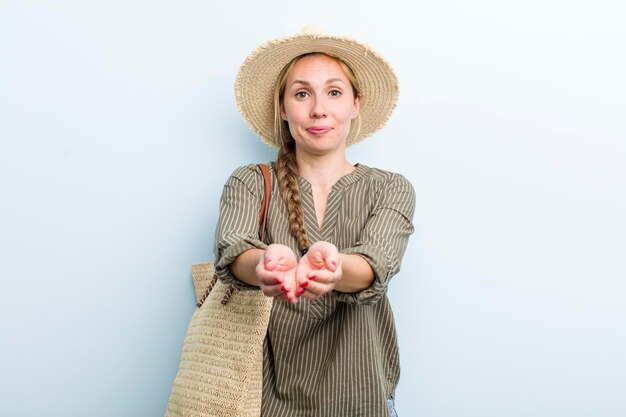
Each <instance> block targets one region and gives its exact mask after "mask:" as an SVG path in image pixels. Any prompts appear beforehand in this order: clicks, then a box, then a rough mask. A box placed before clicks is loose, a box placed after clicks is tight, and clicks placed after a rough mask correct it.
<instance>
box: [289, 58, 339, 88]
mask: <svg viewBox="0 0 626 417" xmlns="http://www.w3.org/2000/svg"><path fill="white" fill-rule="evenodd" d="M312 78H317V79H320V80H321V79H324V78H339V79H341V80H343V81H345V82H348V83H349V82H350V81H349V80H348V77H347V76H346V74H345V73H344V71H343V68H342V67H341V64H339V62H338V61H337V60H336V59H335V58H332V57H330V56H328V55H324V54H313V55H306V56H303V57H302V58H300V59H298V61H297V62H296V63H295V65H294V66H293V68H292V69H291V72H290V74H289V77H288V82H292V81H294V80H303V79H304V80H306V79H312Z"/></svg>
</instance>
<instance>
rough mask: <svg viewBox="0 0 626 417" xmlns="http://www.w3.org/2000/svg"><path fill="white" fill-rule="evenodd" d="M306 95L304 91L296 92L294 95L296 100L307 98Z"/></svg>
mask: <svg viewBox="0 0 626 417" xmlns="http://www.w3.org/2000/svg"><path fill="white" fill-rule="evenodd" d="M308 95H309V93H307V92H306V91H298V92H297V93H296V98H307V96H308Z"/></svg>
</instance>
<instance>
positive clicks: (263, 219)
mask: <svg viewBox="0 0 626 417" xmlns="http://www.w3.org/2000/svg"><path fill="white" fill-rule="evenodd" d="M258 166H259V168H261V172H262V173H263V182H264V185H265V192H264V194H263V203H262V204H261V212H260V213H259V225H260V227H261V241H262V242H265V231H266V227H267V213H268V212H269V208H270V199H271V198H272V177H271V175H270V170H269V169H268V168H267V165H265V164H258Z"/></svg>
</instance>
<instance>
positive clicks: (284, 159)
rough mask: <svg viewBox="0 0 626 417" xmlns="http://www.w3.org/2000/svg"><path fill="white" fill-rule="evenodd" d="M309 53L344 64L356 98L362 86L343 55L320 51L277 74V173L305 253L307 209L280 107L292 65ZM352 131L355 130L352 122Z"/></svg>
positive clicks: (293, 147)
mask: <svg viewBox="0 0 626 417" xmlns="http://www.w3.org/2000/svg"><path fill="white" fill-rule="evenodd" d="M310 55H326V56H328V57H330V58H332V59H334V60H336V61H337V62H338V63H339V65H341V68H342V70H343V72H344V74H345V75H346V77H347V78H348V80H349V81H350V84H351V86H352V93H353V95H354V98H355V99H356V98H357V97H361V88H360V85H359V82H358V79H357V77H356V75H355V74H354V71H352V69H351V68H350V67H349V66H348V65H347V64H346V63H345V62H343V61H342V60H341V59H340V58H337V57H334V56H331V55H327V54H324V53H321V52H313V53H308V54H304V55H300V56H297V57H296V58H294V59H292V60H291V62H290V63H289V64H287V65H286V66H285V68H283V70H282V71H281V73H280V74H279V75H278V79H277V80H276V85H275V87H274V137H275V138H276V141H277V142H278V143H280V147H279V148H278V154H277V157H276V175H277V177H278V188H279V190H280V195H281V197H282V199H283V201H284V202H285V204H286V205H287V210H288V211H289V227H290V230H291V234H292V235H293V236H294V237H295V238H296V239H297V241H298V248H299V249H300V251H301V252H302V254H305V253H306V251H307V250H308V248H309V246H310V243H309V237H308V235H307V232H306V230H305V228H304V211H303V210H302V199H301V196H300V185H299V183H298V176H299V175H298V164H297V162H296V142H295V140H294V139H293V137H292V136H291V133H290V131H289V125H288V123H287V121H285V120H283V118H282V117H281V108H282V104H283V98H284V95H285V88H286V86H287V78H289V75H291V72H292V71H293V67H294V66H295V65H296V63H297V62H298V61H299V60H300V59H302V58H303V57H305V56H310ZM355 122H356V132H357V134H358V131H359V130H360V128H361V116H360V115H357V117H356V119H355ZM350 131H351V132H352V126H351V128H350Z"/></svg>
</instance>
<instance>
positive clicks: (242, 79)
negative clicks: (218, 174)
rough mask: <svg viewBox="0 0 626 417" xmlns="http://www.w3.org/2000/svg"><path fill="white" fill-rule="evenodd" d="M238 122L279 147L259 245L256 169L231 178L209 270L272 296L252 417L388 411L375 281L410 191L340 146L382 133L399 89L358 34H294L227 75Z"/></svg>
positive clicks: (397, 255) (386, 347)
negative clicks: (259, 397) (264, 237)
mask: <svg viewBox="0 0 626 417" xmlns="http://www.w3.org/2000/svg"><path fill="white" fill-rule="evenodd" d="M236 95H237V101H238V105H239V108H240V111H241V113H242V115H243V116H244V119H246V121H247V122H248V124H249V125H250V126H251V128H252V129H253V130H254V131H256V132H257V133H259V135H260V136H261V137H262V138H263V140H264V141H265V142H266V143H269V144H271V145H274V146H277V147H278V148H279V150H278V157H277V161H276V163H270V164H268V165H269V168H270V171H271V173H272V176H273V194H274V195H275V196H278V195H280V196H281V198H272V200H271V204H270V211H269V217H268V225H267V232H268V235H269V239H268V241H269V242H271V244H269V245H268V244H267V243H266V242H261V241H260V240H259V238H258V213H259V207H260V204H261V198H262V195H263V192H262V191H263V178H262V175H261V172H260V170H259V169H258V168H257V166H256V165H249V166H245V167H241V168H239V169H237V170H235V172H234V173H233V174H232V175H231V176H230V178H229V179H228V180H227V182H226V185H225V187H224V192H223V195H222V200H221V204H220V223H219V225H218V228H217V235H216V248H215V252H216V273H217V275H218V276H219V278H220V279H221V280H222V281H224V282H228V283H232V284H234V285H235V286H237V287H239V288H243V289H259V288H260V290H261V291H263V293H264V294H265V295H267V296H268V297H275V299H276V300H277V301H278V302H274V304H273V308H272V313H271V317H270V323H269V327H268V333H267V337H266V339H265V348H264V350H265V355H264V374H263V401H262V415H263V416H268V417H269V416H271V417H281V416H289V417H294V416H324V417H332V416H341V417H348V416H355V417H356V416H358V417H368V416H375V417H381V416H387V415H395V411H394V410H393V396H394V392H395V388H396V386H397V383H398V379H399V358H398V347H397V339H396V334H395V326H394V321H393V315H392V311H391V307H390V305H389V301H388V299H387V296H386V289H387V285H388V283H389V280H390V278H391V277H392V276H393V275H395V274H396V273H397V272H398V270H399V268H400V262H401V259H402V256H403V254H404V251H405V248H406V244H407V240H408V237H409V235H410V234H411V233H412V232H413V225H412V223H411V221H412V217H413V211H414V204H415V196H414V192H413V188H412V186H411V184H410V183H409V182H408V181H407V180H406V179H405V178H404V177H402V176H401V175H398V174H394V173H390V172H387V171H383V170H379V169H374V168H370V167H367V166H365V165H362V164H356V165H352V164H351V163H349V162H348V160H347V159H346V154H345V150H346V147H347V146H349V145H350V144H353V143H355V142H358V141H360V140H363V139H364V138H365V137H367V136H369V135H371V134H372V133H373V132H375V131H376V130H378V129H380V128H381V127H382V126H383V125H384V124H385V122H386V121H387V119H388V117H389V116H390V114H391V112H392V111H393V109H394V107H395V103H396V99H397V79H396V77H395V74H394V73H393V71H392V69H391V67H390V66H389V65H388V64H387V63H386V62H385V61H384V60H383V59H382V58H380V57H379V56H378V55H377V54H376V53H374V52H373V51H372V50H371V49H369V48H368V47H367V46H365V45H363V44H360V43H358V42H356V41H353V40H350V39H346V38H342V37H335V36H328V35H324V34H320V33H309V32H304V33H301V34H298V35H296V36H293V37H290V38H285V39H279V40H274V41H271V42H268V43H266V44H265V45H263V46H261V47H259V49H257V50H256V51H255V52H254V53H253V54H252V55H251V56H250V57H249V58H248V59H247V60H246V62H245V63H244V65H243V66H242V68H241V70H240V73H239V75H238V77H237V81H236Z"/></svg>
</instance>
